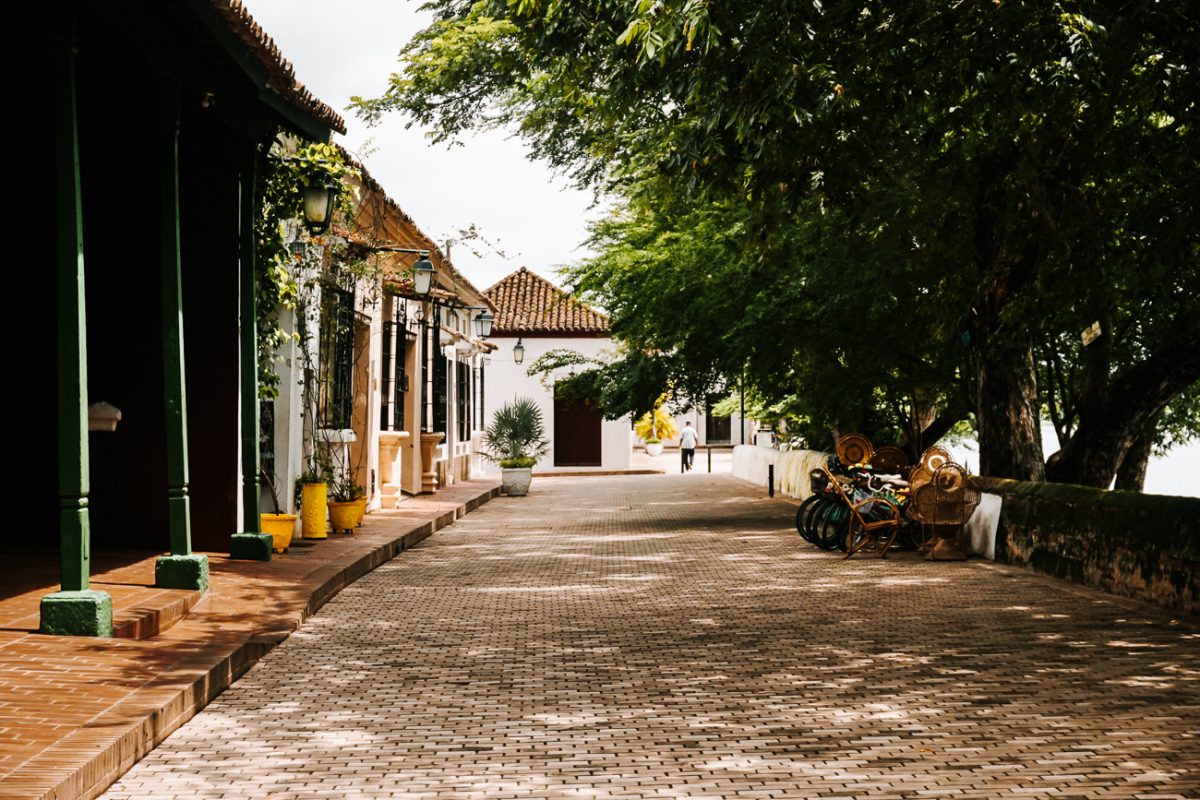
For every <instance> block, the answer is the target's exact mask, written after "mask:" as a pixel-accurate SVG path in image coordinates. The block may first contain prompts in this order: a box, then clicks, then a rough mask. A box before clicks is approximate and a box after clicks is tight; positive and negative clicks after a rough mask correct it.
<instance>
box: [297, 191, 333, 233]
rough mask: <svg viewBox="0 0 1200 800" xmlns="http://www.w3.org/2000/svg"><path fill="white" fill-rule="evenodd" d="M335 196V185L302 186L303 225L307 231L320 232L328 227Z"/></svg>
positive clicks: (331, 219) (331, 218) (331, 217)
mask: <svg viewBox="0 0 1200 800" xmlns="http://www.w3.org/2000/svg"><path fill="white" fill-rule="evenodd" d="M336 197H337V187H336V186H324V185H322V186H305V187H304V225H305V227H307V228H308V232H309V233H313V234H320V233H324V232H325V231H326V230H328V229H329V223H330V222H332V221H333V206H334V200H335V199H336Z"/></svg>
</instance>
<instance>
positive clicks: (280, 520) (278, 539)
mask: <svg viewBox="0 0 1200 800" xmlns="http://www.w3.org/2000/svg"><path fill="white" fill-rule="evenodd" d="M258 474H259V475H260V476H261V477H262V481H263V486H266V487H267V489H268V490H269V491H270V493H271V507H272V508H274V509H275V513H274V514H259V515H258V518H259V524H260V525H261V527H262V532H263V533H269V534H271V549H272V550H274V551H275V552H276V553H283V552H286V551H287V549H288V546H289V545H290V544H291V543H292V536H293V534H295V532H296V515H295V514H283V513H280V511H279V491H278V490H277V489H276V488H275V479H274V476H273V475H271V473H270V472H268V471H267V470H266V468H264V467H260V468H259V470H258Z"/></svg>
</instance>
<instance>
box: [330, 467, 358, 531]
mask: <svg viewBox="0 0 1200 800" xmlns="http://www.w3.org/2000/svg"><path fill="white" fill-rule="evenodd" d="M360 499H364V500H365V499H366V490H365V489H363V487H361V486H359V485H358V484H357V483H355V482H354V480H353V479H352V478H351V477H350V471H349V470H346V471H344V472H343V473H342V477H341V478H340V479H339V480H337V481H335V482H334V484H333V486H332V489H331V491H330V494H329V526H330V527H331V528H333V530H334V532H335V533H336V532H337V531H343V532H345V533H354V528H355V527H356V526H357V525H358V523H359V522H361V521H362V517H361V516H360V513H359V511H360V504H359V500H360Z"/></svg>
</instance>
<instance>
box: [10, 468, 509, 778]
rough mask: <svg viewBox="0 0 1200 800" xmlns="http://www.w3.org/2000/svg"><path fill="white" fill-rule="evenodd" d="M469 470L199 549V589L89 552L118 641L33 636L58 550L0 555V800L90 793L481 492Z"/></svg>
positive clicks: (143, 562)
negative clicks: (324, 534)
mask: <svg viewBox="0 0 1200 800" xmlns="http://www.w3.org/2000/svg"><path fill="white" fill-rule="evenodd" d="M495 492H496V484H495V483H494V482H492V481H471V482H466V483H461V484H457V485H455V486H451V487H448V488H446V489H444V490H442V491H440V492H438V493H437V494H436V495H433V496H428V497H420V498H413V499H410V500H408V501H406V502H404V503H402V504H401V507H400V508H399V509H395V510H391V511H386V512H377V513H374V514H370V515H368V517H367V519H366V521H365V522H364V524H363V526H362V527H361V528H360V529H359V530H358V532H356V533H355V534H354V535H352V536H345V535H341V536H339V535H331V536H330V537H329V538H328V539H324V540H305V541H300V542H295V543H294V544H293V547H292V548H291V549H290V550H289V551H288V553H286V554H284V555H276V556H275V557H274V558H273V559H272V560H271V561H269V562H257V561H233V560H231V559H229V558H228V556H227V555H224V554H221V553H209V554H208V556H209V562H210V571H211V580H210V582H211V585H210V588H209V590H208V592H206V593H204V594H201V593H199V592H188V591H180V590H161V589H156V588H154V585H153V584H154V557H155V555H156V554H155V553H149V552H145V551H100V552H97V553H95V554H94V555H93V574H92V587H93V588H96V589H103V590H104V591H106V592H108V593H109V594H110V595H111V596H112V598H113V620H114V628H115V629H116V630H117V632H118V633H119V634H121V635H123V636H124V637H125V638H113V639H92V638H86V637H67V636H43V635H40V634H38V633H37V632H36V629H37V625H38V604H39V602H40V600H41V598H42V596H44V595H45V594H48V593H50V592H53V591H56V590H57V588H58V586H57V582H58V552H57V550H49V549H40V550H38V549H21V548H18V547H9V546H6V547H5V548H4V549H3V551H2V552H0V799H2V800H16V799H17V798H20V800H29V799H31V798H41V797H53V798H58V799H59V800H65V799H66V798H74V797H93V796H95V795H96V794H98V793H99V792H100V791H102V790H103V789H104V788H105V787H107V786H108V784H109V783H111V782H112V780H113V779H115V778H116V777H118V776H119V775H120V774H121V773H123V772H124V771H125V770H127V769H128V768H129V767H130V765H132V764H133V763H136V761H137V760H138V759H139V758H141V757H142V756H144V755H145V754H146V753H147V752H149V751H150V750H151V749H152V748H153V747H154V746H155V745H156V744H158V743H159V742H161V741H162V739H163V738H164V737H165V736H166V735H167V734H168V733H170V732H171V731H173V730H174V729H175V728H177V727H179V725H180V724H182V723H183V722H185V721H187V720H188V719H190V718H191V717H192V716H193V715H194V714H195V713H196V712H197V711H198V710H199V709H200V708H202V707H203V706H204V705H205V704H206V703H207V702H208V701H210V700H211V699H212V698H214V697H215V696H216V695H218V694H219V693H220V692H221V691H223V690H224V689H225V688H226V687H227V686H228V685H229V684H230V683H232V681H233V680H234V679H236V678H237V677H238V676H239V675H241V674H242V673H244V672H245V671H246V670H247V669H249V668H250V666H251V665H252V664H253V663H254V662H255V661H257V660H258V659H259V658H261V657H262V656H263V655H264V654H265V653H266V652H268V651H269V650H270V649H271V648H272V647H274V645H275V644H277V643H278V642H279V641H281V640H282V639H284V638H286V637H287V636H288V635H289V634H290V633H291V631H293V630H294V629H295V628H297V627H298V626H299V625H300V623H301V622H302V621H303V620H304V619H306V618H307V617H308V616H310V615H311V614H312V613H314V612H315V611H316V610H317V609H318V608H320V606H321V605H323V604H324V603H325V602H326V601H327V600H329V599H330V598H331V597H332V596H333V595H335V594H336V593H337V592H338V591H340V590H341V589H342V588H343V587H344V586H346V585H348V584H349V583H351V582H353V581H354V580H356V579H357V578H358V577H360V576H361V575H363V574H365V573H366V572H368V571H370V570H371V569H373V568H375V567H377V566H378V565H379V564H381V563H384V562H386V561H387V560H388V559H390V558H392V557H393V556H394V555H395V554H396V553H398V552H400V550H402V549H406V548H407V547H411V546H412V545H415V544H416V543H418V542H419V541H421V540H422V539H424V538H426V537H427V536H429V535H430V534H431V533H432V532H433V531H434V530H437V529H439V528H442V527H444V526H446V525H449V524H451V523H452V522H453V521H454V520H455V519H457V518H458V517H460V516H462V515H463V514H464V513H466V512H467V511H469V510H471V509H473V508H474V507H476V506H477V505H479V504H480V503H482V502H485V501H486V500H487V499H489V498H490V497H492V496H493V495H494V494H495Z"/></svg>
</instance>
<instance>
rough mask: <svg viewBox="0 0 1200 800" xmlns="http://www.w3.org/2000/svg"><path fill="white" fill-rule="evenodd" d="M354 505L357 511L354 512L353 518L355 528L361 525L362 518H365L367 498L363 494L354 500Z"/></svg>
mask: <svg viewBox="0 0 1200 800" xmlns="http://www.w3.org/2000/svg"><path fill="white" fill-rule="evenodd" d="M354 503H355V505H356V507H357V509H358V510H357V511H356V512H355V518H354V527H356V528H357V527H358V526H360V525H362V523H363V518H364V517H366V516H367V496H366V495H365V494H364V495H363V496H362V497H360V498H358V499H357V500H355V501H354Z"/></svg>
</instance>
